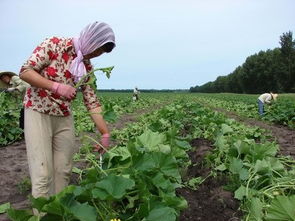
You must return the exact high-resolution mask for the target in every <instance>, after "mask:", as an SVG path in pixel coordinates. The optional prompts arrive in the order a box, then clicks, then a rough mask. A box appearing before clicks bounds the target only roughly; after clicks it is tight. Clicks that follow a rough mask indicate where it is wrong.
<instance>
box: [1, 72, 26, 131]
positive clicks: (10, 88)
mask: <svg viewBox="0 0 295 221" xmlns="http://www.w3.org/2000/svg"><path fill="white" fill-rule="evenodd" d="M29 86H30V85H29V84H28V83H27V82H25V81H22V80H21V79H20V78H19V76H17V75H16V74H15V73H13V72H10V71H1V72H0V88H6V89H5V91H6V92H8V93H14V94H17V95H20V96H22V99H23V97H24V94H25V92H26V89H27V88H28V87H29ZM19 127H20V128H21V129H22V130H24V108H23V107H22V108H21V109H20V117H19Z"/></svg>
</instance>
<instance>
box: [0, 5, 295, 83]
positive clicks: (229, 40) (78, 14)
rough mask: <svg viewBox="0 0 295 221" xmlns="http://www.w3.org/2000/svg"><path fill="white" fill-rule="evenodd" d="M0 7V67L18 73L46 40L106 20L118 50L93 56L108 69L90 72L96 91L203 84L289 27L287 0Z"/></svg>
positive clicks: (294, 24) (269, 45)
mask: <svg viewBox="0 0 295 221" xmlns="http://www.w3.org/2000/svg"><path fill="white" fill-rule="evenodd" d="M0 8H1V13H0V25H1V34H0V49H1V50H0V70H10V71H14V72H17V73H18V71H19V68H20V66H21V65H22V63H23V62H24V61H25V60H26V59H27V58H28V57H29V56H30V54H31V53H32V51H33V49H34V48H35V47H36V46H37V45H38V44H39V43H40V42H42V41H43V40H44V39H45V38H46V37H50V36H60V37H74V36H78V34H79V33H80V31H81V30H82V29H83V28H84V27H85V26H86V25H87V24H88V23H90V22H93V21H104V22H106V23H108V24H109V25H110V26H111V27H112V28H113V30H114V32H115V35H116V44H117V47H116V48H115V49H114V50H113V52H112V53H109V54H104V55H102V56H101V57H98V58H95V59H93V60H92V63H93V64H94V65H95V67H107V66H112V65H114V66H115V69H114V70H113V73H112V76H111V78H110V79H107V78H106V77H105V76H103V75H102V74H97V78H98V88H101V89H127V88H133V87H135V86H138V87H139V89H152V88H153V89H188V88H189V87H191V86H195V85H202V84H204V83H206V82H208V81H214V80H215V79H216V77H217V76H220V75H227V74H229V73H230V72H232V71H233V70H234V69H235V68H236V67H237V66H239V65H241V64H242V63H243V62H244V61H245V59H246V57H247V56H249V55H251V54H254V53H257V52H259V51H260V50H267V49H273V48H275V47H279V46H280V45H279V36H280V35H282V33H284V32H288V31H292V32H293V33H294V30H295V13H294V9H295V1H294V0H148V1H143V0H105V1H102V0H0ZM294 35H295V33H294ZM294 35H293V36H294Z"/></svg>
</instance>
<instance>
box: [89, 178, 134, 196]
mask: <svg viewBox="0 0 295 221" xmlns="http://www.w3.org/2000/svg"><path fill="white" fill-rule="evenodd" d="M134 185H135V182H134V181H133V180H132V179H129V178H126V177H123V176H115V175H112V174H111V175H109V176H107V177H105V178H104V179H103V180H102V181H100V182H98V183H97V184H96V185H95V186H96V188H98V189H101V190H103V191H105V192H107V193H108V194H109V197H108V198H110V199H121V198H122V197H123V196H124V195H125V194H126V191H127V190H130V189H132V188H133V187H134ZM94 197H99V195H98V196H96V195H95V196H94Z"/></svg>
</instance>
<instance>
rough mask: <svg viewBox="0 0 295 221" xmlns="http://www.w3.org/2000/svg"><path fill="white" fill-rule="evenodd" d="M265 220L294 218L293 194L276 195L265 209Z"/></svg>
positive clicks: (294, 202) (274, 220)
mask: <svg viewBox="0 0 295 221" xmlns="http://www.w3.org/2000/svg"><path fill="white" fill-rule="evenodd" d="M266 220H267V221H283V220H295V195H292V196H277V197H276V198H275V199H274V200H273V201H272V202H271V205H270V207H269V208H268V209H267V215H266Z"/></svg>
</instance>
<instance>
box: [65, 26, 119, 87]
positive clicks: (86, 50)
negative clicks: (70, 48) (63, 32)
mask: <svg viewBox="0 0 295 221" xmlns="http://www.w3.org/2000/svg"><path fill="white" fill-rule="evenodd" d="M109 42H112V43H114V45H115V34H114V32H113V30H112V29H111V27H110V26H109V25H108V24H106V23H103V22H94V23H92V24H89V25H87V26H86V27H85V28H84V29H83V30H82V31H81V33H80V36H79V37H78V38H73V44H74V48H75V51H76V54H77V57H76V58H75V59H74V60H73V62H72V64H71V66H70V72H71V73H72V75H74V78H75V79H74V80H75V82H77V81H79V80H80V79H81V77H82V76H83V75H84V74H85V73H86V68H85V65H84V63H83V56H84V55H87V54H90V53H92V52H94V51H95V50H96V49H98V48H100V47H101V46H103V45H105V44H106V43H109Z"/></svg>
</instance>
